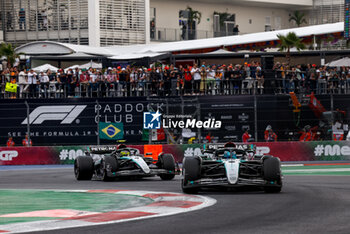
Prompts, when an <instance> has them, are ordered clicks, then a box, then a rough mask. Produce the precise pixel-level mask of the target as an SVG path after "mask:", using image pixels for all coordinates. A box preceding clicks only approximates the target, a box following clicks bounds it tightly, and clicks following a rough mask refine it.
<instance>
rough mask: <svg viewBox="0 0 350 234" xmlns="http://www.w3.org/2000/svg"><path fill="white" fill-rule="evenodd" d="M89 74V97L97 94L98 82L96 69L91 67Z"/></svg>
mask: <svg viewBox="0 0 350 234" xmlns="http://www.w3.org/2000/svg"><path fill="white" fill-rule="evenodd" d="M89 75H90V81H89V87H90V93H91V97H96V96H97V94H98V91H99V90H98V89H99V87H98V82H99V80H98V79H97V78H98V74H97V71H96V70H94V69H91V70H90V72H89Z"/></svg>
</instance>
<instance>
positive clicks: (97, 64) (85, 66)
mask: <svg viewBox="0 0 350 234" xmlns="http://www.w3.org/2000/svg"><path fill="white" fill-rule="evenodd" d="M90 67H92V68H99V69H101V68H102V64H101V63H95V62H92V61H91V62H88V63H85V64H83V65H80V66H79V68H90Z"/></svg>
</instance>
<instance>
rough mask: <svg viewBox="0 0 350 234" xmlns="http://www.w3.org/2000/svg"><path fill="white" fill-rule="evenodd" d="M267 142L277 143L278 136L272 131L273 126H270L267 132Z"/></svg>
mask: <svg viewBox="0 0 350 234" xmlns="http://www.w3.org/2000/svg"><path fill="white" fill-rule="evenodd" d="M265 141H266V142H276V141H277V135H276V133H274V131H273V130H272V127H271V125H268V126H267V127H266V130H265Z"/></svg>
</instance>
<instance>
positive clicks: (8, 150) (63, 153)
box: [0, 141, 350, 165]
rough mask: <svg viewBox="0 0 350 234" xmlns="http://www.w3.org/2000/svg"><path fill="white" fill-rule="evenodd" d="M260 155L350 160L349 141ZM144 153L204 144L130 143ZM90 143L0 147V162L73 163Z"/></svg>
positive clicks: (267, 149)
mask: <svg viewBox="0 0 350 234" xmlns="http://www.w3.org/2000/svg"><path fill="white" fill-rule="evenodd" d="M253 144H255V145H256V151H257V153H259V154H267V155H273V156H276V157H279V158H280V159H281V160H282V161H322V160H325V161H328V160H350V142H349V141H339V142H333V141H319V142H272V143H253ZM129 146H130V147H134V148H137V149H139V150H140V152H141V153H142V154H144V155H145V156H150V155H146V153H149V152H152V155H151V156H150V157H153V158H154V159H157V156H158V154H159V153H160V152H165V153H171V154H173V155H174V157H175V160H176V161H178V162H182V160H183V157H188V156H194V155H200V154H201V149H203V145H202V144H192V145H129ZM86 150H87V146H54V147H35V146H34V147H0V165H40V164H72V163H73V162H74V159H75V158H76V157H78V156H81V155H84V152H85V151H86Z"/></svg>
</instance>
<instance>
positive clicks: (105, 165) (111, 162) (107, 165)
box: [101, 155, 118, 181]
mask: <svg viewBox="0 0 350 234" xmlns="http://www.w3.org/2000/svg"><path fill="white" fill-rule="evenodd" d="M117 169H118V162H117V159H116V158H114V157H112V156H108V155H107V156H104V158H103V161H102V169H101V170H102V180H103V181H113V180H114V179H115V177H111V176H109V175H108V173H107V172H108V171H111V172H117Z"/></svg>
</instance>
